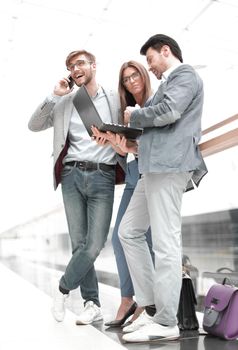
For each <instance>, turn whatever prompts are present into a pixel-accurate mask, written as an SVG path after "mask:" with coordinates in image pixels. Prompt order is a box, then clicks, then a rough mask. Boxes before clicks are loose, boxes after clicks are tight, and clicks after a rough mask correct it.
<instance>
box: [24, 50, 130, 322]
mask: <svg viewBox="0 0 238 350" xmlns="http://www.w3.org/2000/svg"><path fill="white" fill-rule="evenodd" d="M66 67H67V69H68V70H69V71H70V78H64V79H61V80H60V81H59V82H58V83H57V85H56V86H55V88H54V91H53V94H52V95H51V96H48V97H47V98H46V99H45V101H44V102H43V103H41V104H40V105H39V107H38V108H37V109H36V111H35V112H34V113H33V115H32V117H31V119H30V121H29V129H30V130H32V131H41V130H45V129H47V128H49V127H53V128H54V145H53V147H54V188H55V189H56V188H57V186H58V184H59V183H61V188H62V194H63V201H64V207H65V213H66V218H67V223H68V229H69V235H70V240H71V245H72V257H71V259H70V261H69V263H68V265H67V267H66V270H65V273H64V274H63V276H62V277H61V279H60V281H59V287H57V288H56V290H55V293H54V296H53V307H52V313H53V316H54V317H55V319H56V320H57V321H58V322H60V321H63V319H64V316H65V301H66V299H67V297H68V296H69V292H70V291H71V290H73V289H75V288H77V287H80V290H81V295H82V298H83V299H84V301H85V303H84V311H83V312H82V314H81V315H79V316H78V320H77V324H90V323H92V322H94V321H97V320H101V319H102V314H101V309H100V302H99V296H98V282H97V277H96V272H95V268H94V262H95V260H96V258H97V256H98V255H99V253H100V251H101V249H102V248H103V246H104V244H105V241H106V239H107V235H108V232H109V227H110V221H111V216H112V207H113V199H114V185H115V167H116V163H117V162H119V163H120V165H121V166H122V167H124V163H125V161H124V159H123V158H122V157H120V156H119V155H118V154H116V152H115V150H114V149H113V148H112V147H111V146H106V147H103V146H100V145H98V144H97V143H96V142H95V141H93V140H92V139H91V137H90V136H89V134H88V132H87V130H86V128H85V126H84V124H83V123H82V120H81V118H80V116H79V114H78V112H77V110H76V109H75V107H74V104H73V97H74V96H75V92H74V91H73V89H72V88H70V86H69V83H70V80H72V81H73V82H74V83H75V84H76V85H77V86H78V87H80V86H82V85H85V87H86V88H87V91H88V93H89V95H90V96H91V98H92V100H93V103H94V104H95V106H96V108H97V110H98V112H99V114H100V116H101V118H102V120H103V121H104V122H107V123H118V122H119V116H120V106H119V99H118V96H117V93H114V92H113V91H107V90H104V89H103V88H102V87H101V86H99V85H98V84H97V82H96V59H95V56H94V55H93V54H91V53H90V52H87V51H85V50H79V51H73V52H71V53H70V54H69V55H68V57H67V58H66Z"/></svg>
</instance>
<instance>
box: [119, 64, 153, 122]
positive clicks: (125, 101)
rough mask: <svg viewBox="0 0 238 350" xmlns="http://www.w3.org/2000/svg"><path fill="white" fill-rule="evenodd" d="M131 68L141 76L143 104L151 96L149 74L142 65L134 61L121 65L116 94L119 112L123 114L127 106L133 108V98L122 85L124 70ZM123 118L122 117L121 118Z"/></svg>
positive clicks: (134, 103) (134, 101)
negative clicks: (119, 107)
mask: <svg viewBox="0 0 238 350" xmlns="http://www.w3.org/2000/svg"><path fill="white" fill-rule="evenodd" d="M128 67H133V68H135V69H136V70H137V71H138V72H139V73H140V76H141V79H142V81H143V84H144V92H143V104H144V103H145V102H146V101H147V100H148V98H149V97H150V96H151V94H152V89H151V84H150V77H149V73H148V71H147V70H146V68H145V67H144V66H143V64H141V63H139V62H136V61H128V62H125V63H123V65H122V66H121V69H120V72H119V83H118V92H119V96H120V102H121V110H122V112H124V110H125V109H126V107H127V106H135V105H136V100H135V98H134V96H133V95H132V94H131V93H130V92H129V91H128V90H127V89H126V88H125V86H124V84H123V72H124V70H125V69H126V68H128ZM122 118H123V116H122Z"/></svg>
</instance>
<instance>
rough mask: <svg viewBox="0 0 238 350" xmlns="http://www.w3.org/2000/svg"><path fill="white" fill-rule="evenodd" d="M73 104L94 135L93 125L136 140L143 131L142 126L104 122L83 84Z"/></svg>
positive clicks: (90, 132)
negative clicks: (135, 126) (132, 126)
mask: <svg viewBox="0 0 238 350" xmlns="http://www.w3.org/2000/svg"><path fill="white" fill-rule="evenodd" d="M73 104H74V106H75V108H76V110H77V112H78V114H79V116H80V118H81V119H82V122H83V123H84V126H85V128H86V130H87V132H88V134H89V136H92V134H93V133H92V130H91V126H92V125H94V126H96V127H97V128H98V129H99V130H100V131H103V132H106V131H111V132H114V133H118V134H121V135H124V136H125V137H126V138H127V139H130V140H135V139H136V138H137V137H138V136H140V135H141V134H142V132H143V129H141V128H131V127H128V126H125V125H120V124H111V123H103V121H102V119H101V117H100V115H99V113H98V111H97V109H96V107H95V105H94V103H93V101H92V99H91V97H90V95H89V93H88V91H87V89H86V87H85V86H84V85H82V86H81V87H80V88H79V89H78V91H77V92H76V94H75V96H74V98H73Z"/></svg>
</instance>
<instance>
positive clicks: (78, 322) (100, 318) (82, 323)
mask: <svg viewBox="0 0 238 350" xmlns="http://www.w3.org/2000/svg"><path fill="white" fill-rule="evenodd" d="M102 320H103V317H102V316H99V317H97V318H95V320H93V321H92V322H83V321H80V320H76V322H75V323H76V325H77V326H81V325H82V326H83V325H84V326H86V325H89V324H92V323H94V322H97V321H102Z"/></svg>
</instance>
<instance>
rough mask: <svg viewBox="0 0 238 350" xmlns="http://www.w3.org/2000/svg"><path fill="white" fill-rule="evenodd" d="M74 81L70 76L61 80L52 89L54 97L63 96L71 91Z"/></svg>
mask: <svg viewBox="0 0 238 350" xmlns="http://www.w3.org/2000/svg"><path fill="white" fill-rule="evenodd" d="M73 85H74V80H73V78H72V77H71V76H68V77H67V78H63V79H61V80H60V81H59V82H58V83H57V84H56V85H55V87H54V92H53V93H54V95H57V96H64V95H67V94H69V93H70V92H71V91H72V88H73Z"/></svg>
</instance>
